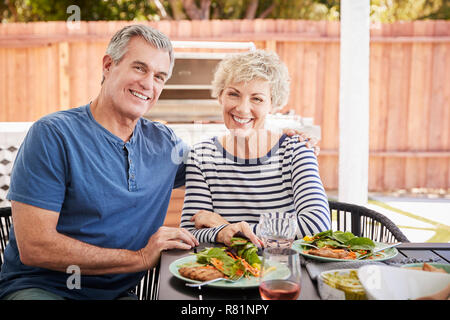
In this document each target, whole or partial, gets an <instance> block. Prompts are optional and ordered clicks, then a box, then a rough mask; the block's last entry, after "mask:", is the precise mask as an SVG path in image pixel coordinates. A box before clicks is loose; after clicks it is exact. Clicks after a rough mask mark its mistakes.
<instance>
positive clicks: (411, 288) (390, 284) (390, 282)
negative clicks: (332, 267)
mask: <svg viewBox="0 0 450 320" xmlns="http://www.w3.org/2000/svg"><path fill="white" fill-rule="evenodd" d="M358 278H359V281H361V284H362V285H363V287H364V290H365V291H366V294H367V296H368V298H369V299H372V300H412V299H417V298H420V297H424V296H428V295H431V294H434V293H437V292H438V291H440V290H442V289H444V288H445V287H447V286H448V285H450V274H444V273H437V272H427V271H421V270H410V269H405V268H398V267H389V266H379V265H367V266H364V267H361V268H359V269H358Z"/></svg>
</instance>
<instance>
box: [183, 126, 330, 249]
mask: <svg viewBox="0 0 450 320" xmlns="http://www.w3.org/2000/svg"><path fill="white" fill-rule="evenodd" d="M199 210H207V211H213V212H216V213H218V214H220V215H221V216H222V217H223V218H225V219H226V220H227V221H228V222H230V223H236V222H241V221H246V222H248V223H249V224H250V226H251V227H252V228H253V231H254V232H255V233H256V230H257V229H256V226H257V224H258V222H259V216H260V215H261V213H263V212H274V211H278V212H296V214H297V223H298V232H299V234H298V235H297V238H303V237H304V236H305V235H311V234H314V233H317V232H321V231H325V230H329V229H330V228H331V219H330V212H329V207H328V199H327V196H326V194H325V190H324V188H323V185H322V182H321V180H320V176H319V168H318V164H317V158H316V156H315V154H314V152H313V151H312V150H311V149H309V148H307V147H306V146H305V143H304V142H299V140H298V136H293V137H288V136H286V135H283V136H282V137H281V138H280V140H279V142H278V143H277V144H276V145H275V146H274V147H273V148H272V149H271V150H270V151H269V153H268V154H267V155H266V156H265V157H262V158H258V159H242V158H238V157H236V156H234V155H232V154H230V153H228V152H227V151H226V150H225V149H224V148H223V147H222V145H221V144H220V142H219V140H218V138H217V137H214V138H212V139H209V140H206V141H204V142H200V143H198V144H196V145H194V146H193V148H192V149H191V151H190V152H189V156H188V158H187V163H186V193H185V199H184V206H183V212H182V216H181V227H183V228H187V229H188V230H189V231H190V232H191V233H192V234H194V236H195V237H196V238H197V239H198V240H199V241H200V242H215V240H216V236H217V234H218V232H219V231H220V230H221V229H222V228H223V227H225V226H226V225H222V226H219V227H215V228H203V229H196V228H195V226H194V223H193V222H191V221H190V219H191V218H192V216H193V215H194V214H195V213H197V212H198V211H199Z"/></svg>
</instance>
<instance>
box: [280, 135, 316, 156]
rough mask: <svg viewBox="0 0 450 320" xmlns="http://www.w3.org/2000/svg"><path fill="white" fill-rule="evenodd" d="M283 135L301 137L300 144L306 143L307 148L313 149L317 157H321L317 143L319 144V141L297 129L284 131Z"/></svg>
mask: <svg viewBox="0 0 450 320" xmlns="http://www.w3.org/2000/svg"><path fill="white" fill-rule="evenodd" d="M283 133H285V134H286V135H288V136H289V137H292V136H295V135H296V134H297V135H298V136H299V138H298V140H299V141H300V142H303V141H306V147H307V148H310V149H313V151H314V154H315V155H316V157H317V156H318V155H319V153H320V147H319V146H318V145H317V143H318V141H317V139H315V138H312V137H311V136H309V135H308V134H306V133H304V132H301V131H299V130H296V129H284V130H283Z"/></svg>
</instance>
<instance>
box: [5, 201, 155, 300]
mask: <svg viewBox="0 0 450 320" xmlns="http://www.w3.org/2000/svg"><path fill="white" fill-rule="evenodd" d="M11 224H12V215H11V207H3V208H0V248H1V252H0V266H1V265H2V264H3V253H4V252H5V248H6V244H7V243H8V239H9V229H10V227H11ZM158 288H159V264H158V265H157V266H156V267H154V268H153V269H150V270H148V271H147V273H146V274H145V275H144V277H143V278H142V280H141V281H140V282H139V283H138V285H137V286H136V288H135V289H134V290H133V291H134V293H135V294H136V295H137V297H138V298H139V300H156V299H157V297H158Z"/></svg>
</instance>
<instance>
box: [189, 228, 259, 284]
mask: <svg viewBox="0 0 450 320" xmlns="http://www.w3.org/2000/svg"><path fill="white" fill-rule="evenodd" d="M195 255H196V258H197V259H196V261H195V263H194V264H195V265H197V266H199V265H208V266H212V267H214V268H216V269H217V270H219V271H220V272H222V273H223V274H225V276H227V277H229V278H230V279H235V278H239V277H243V276H244V277H250V276H254V277H258V276H259V271H260V269H261V259H260V257H259V256H258V248H257V247H256V246H255V245H254V244H253V243H251V242H250V241H249V240H247V239H244V238H240V237H234V238H232V239H231V245H230V247H220V248H219V247H212V248H205V249H203V250H202V251H200V252H198V253H196V254H195ZM194 264H192V263H191V264H190V266H192V265H194ZM185 266H186V265H185Z"/></svg>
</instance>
